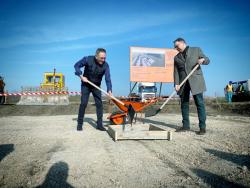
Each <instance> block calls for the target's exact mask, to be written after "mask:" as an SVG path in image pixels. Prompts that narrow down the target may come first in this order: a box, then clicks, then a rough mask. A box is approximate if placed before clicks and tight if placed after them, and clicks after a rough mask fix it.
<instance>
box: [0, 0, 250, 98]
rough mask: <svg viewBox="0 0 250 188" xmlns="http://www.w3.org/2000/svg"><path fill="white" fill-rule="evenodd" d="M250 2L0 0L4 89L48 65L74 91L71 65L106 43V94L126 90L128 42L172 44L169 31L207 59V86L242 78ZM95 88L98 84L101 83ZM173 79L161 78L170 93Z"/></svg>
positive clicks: (31, 81) (213, 89) (247, 65)
mask: <svg viewBox="0 0 250 188" xmlns="http://www.w3.org/2000/svg"><path fill="white" fill-rule="evenodd" d="M249 8H250V1H247V0H246V1H243V0H238V1H236V0H225V1H202V0H199V1H168V0H143V1H142V0H141V1H140V0H138V1H115V0H113V1H108V0H107V1H95V0H92V1H91V0H85V1H69V0H68V1H65V0H64V1H40V0H33V1H28V0H27V1H22V0H17V1H12V0H8V1H4V0H1V1H0V28H1V29H0V75H2V76H4V78H5V82H6V89H7V90H8V91H9V92H13V91H19V90H20V88H21V86H39V84H40V83H41V82H42V79H43V73H44V72H49V71H53V68H54V67H56V69H57V71H58V72H62V73H64V74H65V77H66V85H67V86H68V87H69V89H70V90H71V91H80V81H79V78H78V77H76V76H75V75H74V68H73V66H74V63H75V62H76V61H78V60H79V59H81V58H82V57H83V56H87V55H92V54H94V52H95V50H96V48H98V47H103V48H106V49H107V61H108V62H109V65H110V68H111V76H112V83H113V93H114V94H115V95H127V94H128V92H129V47H130V46H144V47H156V48H172V47H173V44H172V41H173V40H174V39H175V38H177V37H183V38H185V39H186V41H187V43H188V44H189V45H190V46H199V47H201V48H202V49H203V51H204V53H205V54H206V55H207V56H208V57H209V58H210V60H211V64H209V65H208V66H203V72H204V74H205V79H206V84H207V89H208V90H207V92H206V93H205V95H207V96H214V95H215V93H217V95H221V96H222V95H223V88H224V86H225V85H226V83H227V82H228V81H229V80H233V81H237V80H245V79H250V61H249V59H250V21H249V20H250V12H249ZM102 87H103V88H104V89H105V88H106V86H105V84H104V83H103V84H102ZM172 87H173V84H164V85H163V93H164V94H170V92H171V91H172V89H173V88H172Z"/></svg>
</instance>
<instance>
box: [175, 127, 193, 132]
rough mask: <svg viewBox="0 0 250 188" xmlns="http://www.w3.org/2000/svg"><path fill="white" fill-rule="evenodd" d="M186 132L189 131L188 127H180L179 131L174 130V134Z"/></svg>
mask: <svg viewBox="0 0 250 188" xmlns="http://www.w3.org/2000/svg"><path fill="white" fill-rule="evenodd" d="M186 131H190V128H189V127H181V128H179V129H176V131H175V132H186Z"/></svg>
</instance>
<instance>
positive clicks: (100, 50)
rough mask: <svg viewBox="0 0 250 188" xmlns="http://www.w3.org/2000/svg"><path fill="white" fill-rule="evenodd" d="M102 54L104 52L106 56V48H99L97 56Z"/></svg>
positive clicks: (96, 52)
mask: <svg viewBox="0 0 250 188" xmlns="http://www.w3.org/2000/svg"><path fill="white" fill-rule="evenodd" d="M100 52H103V53H105V54H106V50H105V49H104V48H97V49H96V51H95V54H96V55H98V54H99V53H100Z"/></svg>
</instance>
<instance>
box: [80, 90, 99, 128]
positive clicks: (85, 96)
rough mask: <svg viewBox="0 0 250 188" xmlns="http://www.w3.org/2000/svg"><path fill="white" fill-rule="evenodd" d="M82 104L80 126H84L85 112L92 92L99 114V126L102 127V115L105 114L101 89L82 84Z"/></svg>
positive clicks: (97, 113)
mask: <svg viewBox="0 0 250 188" xmlns="http://www.w3.org/2000/svg"><path fill="white" fill-rule="evenodd" d="M81 93H82V96H81V104H80V107H79V113H78V120H77V122H78V125H77V126H78V127H82V125H83V119H84V114H85V109H86V107H87V104H88V101H89V94H90V93H92V95H93V97H94V100H95V105H96V115H97V127H102V116H103V105H102V94H101V91H99V90H98V89H96V88H94V87H92V86H85V85H84V86H81Z"/></svg>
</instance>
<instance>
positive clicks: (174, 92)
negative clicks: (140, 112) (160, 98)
mask: <svg viewBox="0 0 250 188" xmlns="http://www.w3.org/2000/svg"><path fill="white" fill-rule="evenodd" d="M199 66H200V64H197V65H196V66H195V67H194V68H193V70H192V71H191V72H190V73H189V74H188V75H187V77H186V78H185V79H184V80H183V81H182V82H181V84H180V87H181V86H183V84H185V82H186V81H187V80H188V79H189V77H190V76H191V75H192V74H193V73H194V71H196V69H197V68H198V67H199ZM175 94H176V91H173V93H172V94H171V95H170V96H169V97H168V98H167V100H166V101H165V102H164V103H163V104H162V105H161V107H160V109H162V108H163V107H164V106H165V105H166V104H167V103H168V101H169V100H170V99H171V98H173V96H174V95H175Z"/></svg>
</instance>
